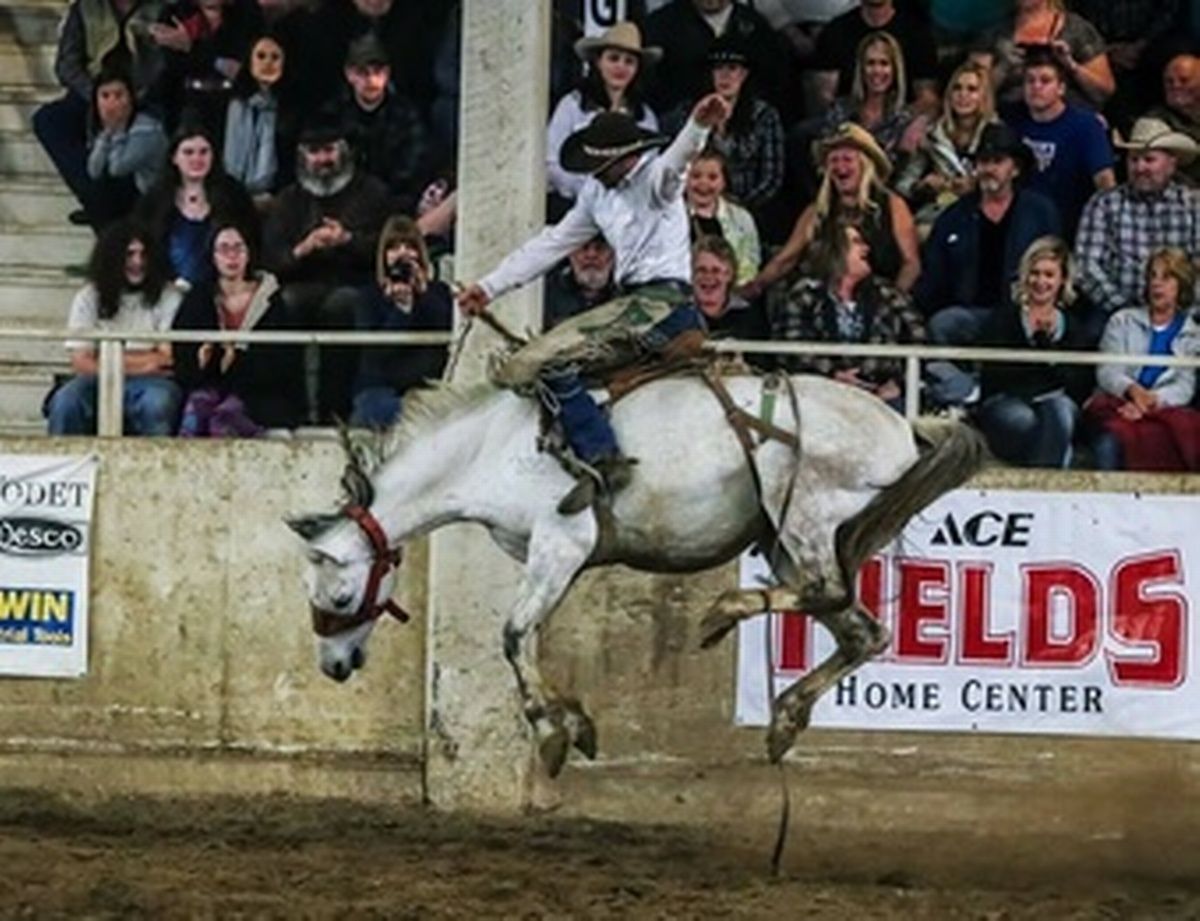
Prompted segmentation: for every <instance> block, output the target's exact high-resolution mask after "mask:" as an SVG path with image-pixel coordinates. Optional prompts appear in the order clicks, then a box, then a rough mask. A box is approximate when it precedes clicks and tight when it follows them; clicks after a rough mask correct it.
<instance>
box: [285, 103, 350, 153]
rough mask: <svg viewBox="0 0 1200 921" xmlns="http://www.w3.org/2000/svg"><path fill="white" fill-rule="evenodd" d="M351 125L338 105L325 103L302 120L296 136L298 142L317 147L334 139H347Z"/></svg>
mask: <svg viewBox="0 0 1200 921" xmlns="http://www.w3.org/2000/svg"><path fill="white" fill-rule="evenodd" d="M352 132H353V126H352V125H351V124H350V121H349V119H347V118H346V116H345V115H344V114H343V112H342V110H341V109H340V108H339V107H336V106H332V105H326V106H322V107H321V108H319V109H317V110H316V111H315V112H313V113H312V114H311V115H309V116H308V118H306V119H305V120H304V124H303V125H302V127H301V128H300V133H299V136H298V137H297V138H296V142H297V143H298V144H304V145H306V146H311V147H317V146H320V145H321V144H331V143H333V142H334V141H341V140H349V139H350V135H351V133H352Z"/></svg>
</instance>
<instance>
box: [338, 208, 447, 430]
mask: <svg viewBox="0 0 1200 921" xmlns="http://www.w3.org/2000/svg"><path fill="white" fill-rule="evenodd" d="M375 266H376V272H375V276H376V277H375V281H376V283H375V284H374V285H373V286H371V288H370V289H369V290H368V291H367V292H366V295H365V297H364V298H363V300H362V306H361V308H360V309H359V312H358V316H357V318H356V322H355V328H356V329H358V330H364V331H365V330H371V331H378V332H386V333H403V332H429V331H445V332H449V331H450V328H451V325H452V323H453V320H454V298H453V296H452V295H451V293H450V288H449V286H447V285H446V284H445V283H444V282H441V281H435V280H433V279H432V274H433V273H432V269H431V267H430V264H429V253H428V251H427V250H426V248H425V240H424V239H423V238H422V236H421V231H420V230H419V229H418V228H417V225H416V224H415V223H414V222H413V221H412V219H411V218H408V217H403V216H399V215H398V216H395V217H392V218H390V219H389V220H388V222H387V223H386V224H385V225H384V227H383V232H382V233H381V234H380V235H379V249H378V251H377V255H376V260H375ZM361 355H362V357H361V358H360V359H359V367H358V376H357V378H356V379H355V382H354V409H353V412H352V414H351V416H350V424H351V425H356V426H369V427H371V428H383V427H385V426H388V425H391V424H392V423H393V422H395V420H396V417H397V416H398V415H399V414H400V401H401V399H402V398H403V396H404V394H405V393H406V392H407V391H408V389H409V388H410V387H415V386H418V385H420V384H421V383H423V382H424V381H426V380H429V379H430V378H436V377H439V376H440V375H441V373H442V369H443V368H445V366H446V357H447V355H446V347H445V346H443V345H422V346H410V345H384V346H365V347H364V348H363V349H362V350H361Z"/></svg>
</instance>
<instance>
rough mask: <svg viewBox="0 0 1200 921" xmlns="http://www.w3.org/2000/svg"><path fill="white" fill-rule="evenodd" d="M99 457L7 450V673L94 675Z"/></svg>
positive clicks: (3, 548) (3, 620)
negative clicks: (91, 568)
mask: <svg viewBox="0 0 1200 921" xmlns="http://www.w3.org/2000/svg"><path fill="white" fill-rule="evenodd" d="M97 465H98V461H97V458H96V457H95V456H94V455H89V456H86V457H38V456H33V455H24V454H8V455H0V674H2V675H27V676H34V677H72V678H73V677H79V676H80V675H84V674H86V673H87V638H88V630H87V624H88V619H87V618H88V556H89V550H90V546H91V524H92V509H93V507H94V504H95V492H96V489H95V487H96V468H97Z"/></svg>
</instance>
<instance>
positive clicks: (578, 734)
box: [571, 710, 596, 761]
mask: <svg viewBox="0 0 1200 921" xmlns="http://www.w3.org/2000/svg"><path fill="white" fill-rule="evenodd" d="M577 718H578V720H579V724H578V725H577V726H576V727H575V738H574V739H572V741H571V744H572V745H574V746H575V748H576V749H577V750H578V751H579V753H580V754H581V755H583V757H585V758H587V760H588V761H595V760H596V724H595V723H593V722H592V718H591V717H590V716H588V715H587V714H586V713H584V712H583V711H582V710H580V711H579V713H578V714H577Z"/></svg>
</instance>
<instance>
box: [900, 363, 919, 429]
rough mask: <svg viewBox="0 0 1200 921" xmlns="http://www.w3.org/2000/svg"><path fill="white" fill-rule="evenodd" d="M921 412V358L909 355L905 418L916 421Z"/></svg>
mask: <svg viewBox="0 0 1200 921" xmlns="http://www.w3.org/2000/svg"><path fill="white" fill-rule="evenodd" d="M920 414H921V359H919V358H917V356H916V355H909V356H907V357H906V358H905V359H904V418H905V419H907V420H908V421H909V422H914V421H916V418H917V416H919V415H920Z"/></svg>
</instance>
